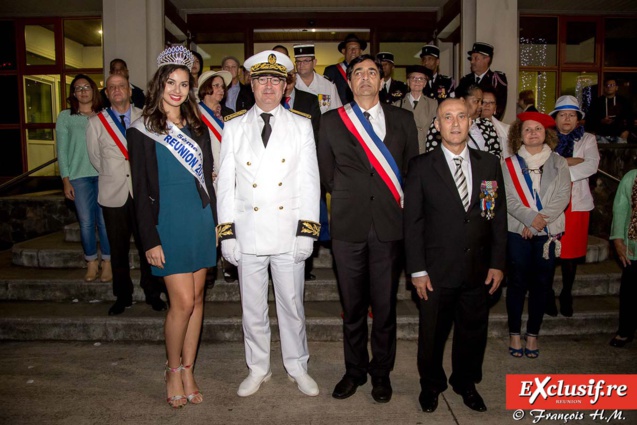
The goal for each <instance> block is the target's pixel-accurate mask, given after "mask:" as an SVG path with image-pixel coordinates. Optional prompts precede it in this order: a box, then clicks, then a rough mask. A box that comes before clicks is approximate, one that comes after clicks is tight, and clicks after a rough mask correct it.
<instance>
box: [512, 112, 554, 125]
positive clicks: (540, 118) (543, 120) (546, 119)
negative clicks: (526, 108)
mask: <svg viewBox="0 0 637 425" xmlns="http://www.w3.org/2000/svg"><path fill="white" fill-rule="evenodd" d="M518 119H519V120H520V121H522V122H524V121H528V120H533V121H537V122H539V123H540V124H542V127H544V128H551V127H555V120H554V119H553V117H551V116H550V115H547V114H543V113H541V112H522V113H521V114H518Z"/></svg>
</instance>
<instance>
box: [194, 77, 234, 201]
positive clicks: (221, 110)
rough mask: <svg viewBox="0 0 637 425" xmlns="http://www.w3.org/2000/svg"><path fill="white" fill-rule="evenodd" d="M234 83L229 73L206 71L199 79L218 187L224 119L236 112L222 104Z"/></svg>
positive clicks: (214, 175) (203, 113)
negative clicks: (227, 91) (229, 86)
mask: <svg viewBox="0 0 637 425" xmlns="http://www.w3.org/2000/svg"><path fill="white" fill-rule="evenodd" d="M231 82H232V74H230V73H229V72H228V71H206V72H204V73H203V74H201V77H199V89H198V95H199V99H201V101H200V102H199V104H198V106H199V112H200V113H201V120H202V121H203V123H204V124H205V125H206V127H207V128H208V134H209V135H210V142H211V143H212V157H213V159H214V168H213V172H212V174H213V178H212V181H213V184H214V186H215V189H216V187H217V184H216V177H217V173H218V172H219V152H220V151H221V136H222V135H223V118H224V117H227V116H228V115H230V114H233V113H234V111H233V110H232V109H230V108H228V107H227V106H226V105H224V104H222V103H221V101H222V100H223V98H224V97H225V95H226V87H228V84H230V83H231Z"/></svg>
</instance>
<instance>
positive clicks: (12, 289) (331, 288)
mask: <svg viewBox="0 0 637 425" xmlns="http://www.w3.org/2000/svg"><path fill="white" fill-rule="evenodd" d="M14 255H15V253H14ZM11 258H12V255H11V252H10V251H4V252H0V300H11V301H53V302H58V301H71V300H73V299H77V300H78V301H86V302H88V301H91V300H96V299H97V300H104V301H111V300H113V299H114V298H113V295H112V284H111V283H110V282H107V283H102V282H84V270H82V269H79V268H57V269H41V268H38V267H21V266H16V265H14V264H12V263H11ZM313 273H314V274H315V275H316V277H317V279H316V280H314V281H308V282H306V285H305V300H306V301H338V300H339V295H338V287H337V284H336V277H335V276H334V272H333V271H332V270H331V269H326V268H317V269H315V270H314V271H313ZM131 276H132V278H133V281H134V285H135V292H134V294H133V299H134V300H136V301H143V300H144V294H143V292H142V291H141V289H140V287H139V276H140V273H139V271H138V270H132V271H131ZM620 277H621V270H620V268H619V266H618V265H617V263H616V262H615V261H610V260H607V261H604V262H601V263H594V264H582V265H580V266H579V267H578V270H577V276H576V282H575V285H574V288H573V293H574V295H575V296H595V295H600V296H605V295H617V294H618V293H619V283H620ZM406 287H407V285H406V282H405V280H404V279H401V283H400V285H399V290H398V299H400V300H408V299H410V298H411V292H410V291H408V290H407V289H406ZM554 288H555V290H556V292H557V293H559V291H560V290H561V288H562V275H561V272H560V269H559V267H558V269H557V270H556V273H555V283H554ZM270 293H272V290H270ZM505 295H506V289H505ZM239 300H240V298H239V286H238V283H237V282H233V283H227V282H225V281H224V280H223V278H222V277H221V272H220V271H218V276H217V279H216V280H215V282H214V285H212V286H211V287H209V288H208V290H207V291H206V301H210V302H238V301H239Z"/></svg>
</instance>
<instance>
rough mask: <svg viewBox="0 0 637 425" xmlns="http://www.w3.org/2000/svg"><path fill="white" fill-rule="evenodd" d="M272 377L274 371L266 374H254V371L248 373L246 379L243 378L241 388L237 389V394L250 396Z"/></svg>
mask: <svg viewBox="0 0 637 425" xmlns="http://www.w3.org/2000/svg"><path fill="white" fill-rule="evenodd" d="M271 377H272V372H268V374H267V375H265V376H254V375H253V374H252V373H250V374H249V375H248V377H247V378H246V379H244V380H243V382H242V383H241V385H239V390H238V391H237V395H238V396H239V397H248V396H250V395H252V394H254V393H256V392H257V391H259V388H260V387H261V384H263V383H264V382H268V381H269V380H270V378H271Z"/></svg>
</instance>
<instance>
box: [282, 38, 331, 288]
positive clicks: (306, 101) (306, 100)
mask: <svg viewBox="0 0 637 425" xmlns="http://www.w3.org/2000/svg"><path fill="white" fill-rule="evenodd" d="M273 50H275V51H276V47H275V48H274V49H273ZM286 50H287V49H286ZM296 79H297V76H296V70H292V71H291V72H288V78H287V80H286V83H287V86H286V87H285V93H283V98H282V99H281V105H283V107H284V108H285V109H294V110H296V111H299V112H303V113H304V114H307V115H308V116H309V117H310V119H311V120H312V129H313V130H314V140H315V141H318V131H319V123H320V120H321V108H320V107H319V103H318V96H316V95H315V94H312V93H308V92H305V91H302V90H297V89H296ZM321 199H323V198H321ZM318 249H319V242H318V241H316V242H314V252H313V253H312V255H310V256H309V257H308V258H307V260H305V280H316V276H315V275H314V274H313V273H312V270H314V256H315V255H318Z"/></svg>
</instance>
